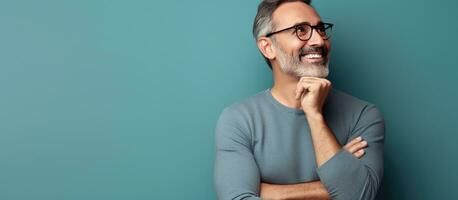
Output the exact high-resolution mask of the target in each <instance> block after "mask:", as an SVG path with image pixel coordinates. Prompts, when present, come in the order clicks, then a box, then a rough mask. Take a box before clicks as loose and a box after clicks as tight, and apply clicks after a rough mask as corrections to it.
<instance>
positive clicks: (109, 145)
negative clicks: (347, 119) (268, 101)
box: [0, 0, 458, 200]
mask: <svg viewBox="0 0 458 200" xmlns="http://www.w3.org/2000/svg"><path fill="white" fill-rule="evenodd" d="M258 2H259V1H246V0H237V1H210V0H201V1H177V0H170V1H146V0H144V1H101V0H99V1H88V0H86V1H57V0H55V1H52V0H42V1H4V0H3V1H0V25H1V30H0V92H1V97H0V177H1V178H0V179H1V180H0V199H4V200H9V199H11V200H19V199H21V200H22V199H48V200H51V199H56V200H57V199H75V200H76V199H111V200H115V199H199V200H204V199H215V198H216V195H215V193H214V191H213V186H212V178H213V174H212V173H213V172H212V170H213V160H214V141H213V140H214V132H213V131H214V126H215V122H216V120H217V117H218V116H219V114H220V112H221V110H222V109H223V108H224V107H226V106H228V105H230V104H232V103H233V102H235V101H238V100H241V99H243V98H246V97H248V96H250V95H252V94H254V93H256V92H258V91H261V90H264V89H265V88H267V87H269V86H271V84H272V78H271V72H270V70H269V69H268V67H267V65H266V64H265V63H264V60H263V59H262V57H261V55H260V54H259V53H258V50H257V48H256V46H255V43H254V40H253V39H252V37H251V24H252V20H253V18H254V15H255V13H256V6H257V4H258ZM314 5H315V7H316V8H317V10H318V11H319V12H320V14H321V15H322V18H323V19H324V20H326V21H330V22H333V23H335V29H334V36H333V52H332V61H331V76H330V79H331V81H332V82H333V83H334V87H336V88H339V89H341V90H343V91H346V92H348V93H350V94H353V95H355V96H357V97H360V98H362V99H365V100H367V101H370V102H373V103H375V104H377V105H378V106H379V107H380V109H381V110H382V112H383V113H384V116H385V119H386V123H387V132H386V153H385V178H384V182H383V187H382V192H381V193H380V195H379V199H445V198H448V199H452V198H454V197H455V198H456V196H458V190H457V189H456V184H455V182H456V181H457V180H458V170H457V165H458V160H457V155H456V154H457V153H458V144H457V143H458V133H457V131H456V128H455V125H456V122H457V119H458V106H457V104H456V102H457V101H458V95H457V89H456V86H457V85H458V81H457V79H456V78H455V77H456V76H457V74H458V70H457V64H456V63H455V60H456V56H457V50H456V47H457V45H458V41H457V36H458V23H456V19H458V14H457V12H456V10H457V8H458V3H456V1H452V0H442V1H426V0H415V1H414V0H404V1H395V0H388V1H376V0H364V1H362V0H360V1H357V0H346V1H331V0H320V1H315V2H314Z"/></svg>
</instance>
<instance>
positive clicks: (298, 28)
mask: <svg viewBox="0 0 458 200" xmlns="http://www.w3.org/2000/svg"><path fill="white" fill-rule="evenodd" d="M333 26H334V24H331V23H319V24H317V25H315V26H312V25H310V24H308V22H303V23H300V24H296V25H294V26H291V27H289V28H285V29H282V30H279V31H275V32H272V33H269V34H267V35H266V37H270V36H272V35H274V34H277V33H280V32H283V31H287V30H290V29H294V32H296V36H297V38H299V40H302V41H308V40H310V38H311V37H312V34H313V29H315V30H316V32H317V33H318V34H320V36H321V37H322V38H323V39H324V40H327V39H329V38H330V37H331V34H332V27H333Z"/></svg>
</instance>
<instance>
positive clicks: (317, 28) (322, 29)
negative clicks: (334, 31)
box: [315, 24, 326, 33]
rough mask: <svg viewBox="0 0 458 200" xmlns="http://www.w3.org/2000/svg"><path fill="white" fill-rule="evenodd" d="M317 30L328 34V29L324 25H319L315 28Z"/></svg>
mask: <svg viewBox="0 0 458 200" xmlns="http://www.w3.org/2000/svg"><path fill="white" fill-rule="evenodd" d="M315 28H316V30H317V31H319V32H321V33H324V32H326V27H325V26H324V24H318V25H316V26H315Z"/></svg>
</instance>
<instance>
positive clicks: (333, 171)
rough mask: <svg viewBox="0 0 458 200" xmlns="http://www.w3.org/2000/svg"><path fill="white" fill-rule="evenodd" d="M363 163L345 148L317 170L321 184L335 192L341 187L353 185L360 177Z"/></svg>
mask: <svg viewBox="0 0 458 200" xmlns="http://www.w3.org/2000/svg"><path fill="white" fill-rule="evenodd" d="M360 167H361V161H360V160H359V159H358V158H356V157H355V156H353V154H351V153H350V152H349V151H347V150H345V149H344V148H342V149H340V150H339V151H338V152H337V153H336V154H335V155H334V156H333V157H332V158H331V159H329V160H328V161H326V162H325V163H324V164H323V165H321V166H320V167H319V168H318V169H317V173H318V176H319V177H320V180H321V182H322V183H323V184H324V185H325V187H326V188H327V189H328V190H331V191H334V190H336V189H337V188H339V186H341V185H347V184H352V182H353V181H352V180H358V178H357V177H359V176H360V174H359V172H360Z"/></svg>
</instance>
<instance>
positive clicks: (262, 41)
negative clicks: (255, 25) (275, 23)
mask: <svg viewBox="0 0 458 200" xmlns="http://www.w3.org/2000/svg"><path fill="white" fill-rule="evenodd" d="M256 44H257V45H258V48H259V51H261V53H262V55H264V57H266V58H268V59H269V60H272V59H274V58H275V55H276V53H275V48H274V47H273V44H272V40H271V39H269V38H267V37H260V38H259V39H258V41H257V42H256Z"/></svg>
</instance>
